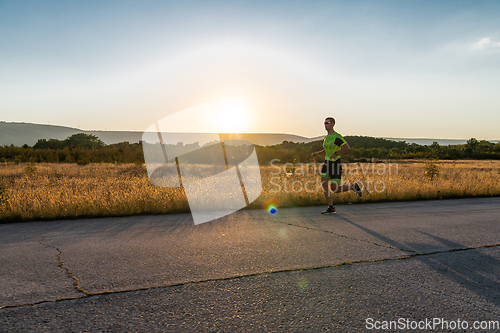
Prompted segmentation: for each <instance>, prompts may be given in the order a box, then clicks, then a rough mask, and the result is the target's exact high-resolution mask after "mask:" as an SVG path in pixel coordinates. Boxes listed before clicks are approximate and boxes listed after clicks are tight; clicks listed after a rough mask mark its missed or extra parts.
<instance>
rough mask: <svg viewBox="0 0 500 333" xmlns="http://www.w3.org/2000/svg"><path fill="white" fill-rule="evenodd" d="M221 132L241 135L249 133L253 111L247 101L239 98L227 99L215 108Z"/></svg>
mask: <svg viewBox="0 0 500 333" xmlns="http://www.w3.org/2000/svg"><path fill="white" fill-rule="evenodd" d="M214 112H215V117H216V119H217V124H218V127H219V131H220V132H222V133H241V132H244V131H248V128H249V126H248V125H249V122H250V120H251V110H250V107H249V105H248V103H246V102H245V101H243V100H241V99H237V98H231V99H225V100H223V101H222V102H220V103H217V104H215V106H214Z"/></svg>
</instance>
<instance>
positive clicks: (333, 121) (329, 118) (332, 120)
mask: <svg viewBox="0 0 500 333" xmlns="http://www.w3.org/2000/svg"><path fill="white" fill-rule="evenodd" d="M325 120H330V121H331V122H332V123H333V124H334V125H335V119H334V118H333V117H328V118H326V119H325Z"/></svg>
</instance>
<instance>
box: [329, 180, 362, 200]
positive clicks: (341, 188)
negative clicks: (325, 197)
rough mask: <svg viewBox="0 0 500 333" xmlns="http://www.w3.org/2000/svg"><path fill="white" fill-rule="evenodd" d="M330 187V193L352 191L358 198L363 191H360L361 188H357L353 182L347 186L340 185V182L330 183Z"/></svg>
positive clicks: (356, 184)
mask: <svg viewBox="0 0 500 333" xmlns="http://www.w3.org/2000/svg"><path fill="white" fill-rule="evenodd" d="M331 187H332V193H342V192H349V191H354V192H356V194H357V195H359V196H361V195H363V191H362V190H361V187H360V186H359V184H358V182H354V184H353V185H348V184H344V185H340V180H339V182H338V183H334V182H332V185H331Z"/></svg>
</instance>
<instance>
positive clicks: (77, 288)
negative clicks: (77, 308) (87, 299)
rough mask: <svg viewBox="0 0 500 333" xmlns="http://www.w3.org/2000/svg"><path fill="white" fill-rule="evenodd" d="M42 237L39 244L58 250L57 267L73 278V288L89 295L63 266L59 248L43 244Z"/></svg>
mask: <svg viewBox="0 0 500 333" xmlns="http://www.w3.org/2000/svg"><path fill="white" fill-rule="evenodd" d="M44 238H45V237H42V239H41V240H39V241H38V242H39V243H40V244H41V245H43V246H45V247H50V248H53V249H55V250H56V251H57V252H59V253H58V254H57V261H58V262H59V263H58V267H59V268H61V269H63V270H65V271H66V275H67V276H68V277H69V278H70V279H71V280H73V287H75V289H76V290H77V291H78V292H80V293H83V294H85V295H91V293H89V292H87V291H85V290H84V289H83V288H82V287H80V281H79V280H78V278H77V277H76V276H75V275H73V273H71V271H70V270H69V268H67V267H64V261H62V260H61V255H62V251H61V250H59V248H58V247H55V246H53V245H50V244H45V243H43V240H44ZM0 309H1V307H0Z"/></svg>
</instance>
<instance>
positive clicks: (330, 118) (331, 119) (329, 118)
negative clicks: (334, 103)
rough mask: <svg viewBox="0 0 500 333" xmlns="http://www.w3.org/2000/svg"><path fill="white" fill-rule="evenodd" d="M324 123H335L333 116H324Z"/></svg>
mask: <svg viewBox="0 0 500 333" xmlns="http://www.w3.org/2000/svg"><path fill="white" fill-rule="evenodd" d="M326 125H331V126H333V125H335V119H333V117H328V118H326V119H325V126H326Z"/></svg>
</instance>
